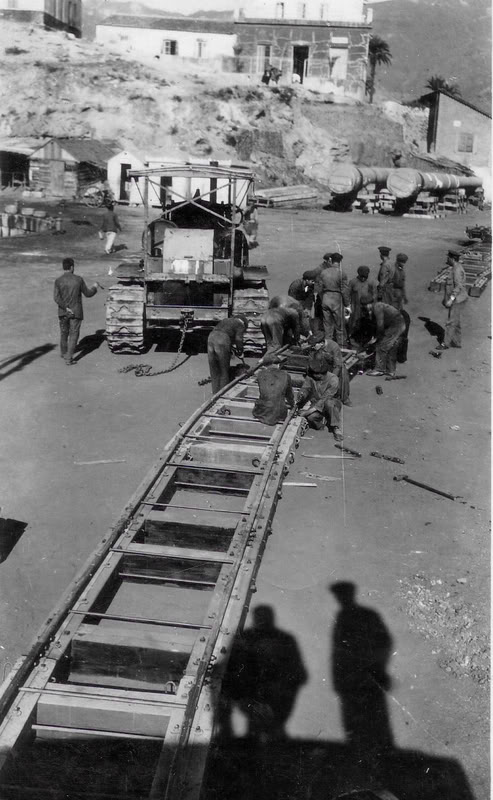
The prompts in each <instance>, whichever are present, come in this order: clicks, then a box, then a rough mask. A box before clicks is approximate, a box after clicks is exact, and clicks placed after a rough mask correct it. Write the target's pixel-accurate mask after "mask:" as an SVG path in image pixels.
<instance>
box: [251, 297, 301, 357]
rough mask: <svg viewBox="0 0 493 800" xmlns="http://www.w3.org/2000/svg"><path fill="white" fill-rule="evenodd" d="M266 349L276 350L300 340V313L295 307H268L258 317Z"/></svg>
mask: <svg viewBox="0 0 493 800" xmlns="http://www.w3.org/2000/svg"><path fill="white" fill-rule="evenodd" d="M260 328H261V330H262V333H263V334H264V338H265V343H266V345H267V350H268V351H269V350H278V349H279V348H280V347H283V345H285V344H291V343H293V344H298V343H299V340H300V314H299V311H298V309H297V308H289V307H288V308H284V307H279V308H269V309H268V310H267V311H266V312H265V314H263V315H262V317H261V318H260Z"/></svg>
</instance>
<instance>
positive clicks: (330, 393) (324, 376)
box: [295, 359, 343, 442]
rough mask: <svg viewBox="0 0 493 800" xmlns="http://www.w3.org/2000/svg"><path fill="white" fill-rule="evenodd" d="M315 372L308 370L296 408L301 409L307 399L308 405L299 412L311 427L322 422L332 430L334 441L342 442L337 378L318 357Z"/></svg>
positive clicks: (318, 428)
mask: <svg viewBox="0 0 493 800" xmlns="http://www.w3.org/2000/svg"><path fill="white" fill-rule="evenodd" d="M319 361H320V363H318V364H317V370H318V371H317V372H315V371H313V370H309V372H308V375H307V376H306V378H305V380H304V381H303V385H302V387H301V390H300V393H299V395H298V398H297V400H296V406H295V408H296V409H301V408H303V406H304V405H305V403H306V402H307V401H309V402H310V405H309V407H308V408H307V409H305V410H304V411H302V412H301V414H302V416H304V417H305V418H306V420H307V422H308V424H309V425H310V427H311V428H315V429H316V430H320V429H321V428H323V425H324V422H325V423H326V425H327V428H328V429H329V430H332V433H333V434H334V439H335V440H336V442H342V439H343V435H342V431H341V429H340V427H339V426H340V417H341V401H340V400H339V399H338V398H337V395H338V393H339V378H338V377H337V375H334V373H333V372H329V370H328V366H327V360H326V359H319Z"/></svg>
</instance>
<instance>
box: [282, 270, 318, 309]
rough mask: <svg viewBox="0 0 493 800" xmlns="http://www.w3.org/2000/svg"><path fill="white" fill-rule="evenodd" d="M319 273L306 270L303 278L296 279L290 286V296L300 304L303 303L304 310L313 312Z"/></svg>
mask: <svg viewBox="0 0 493 800" xmlns="http://www.w3.org/2000/svg"><path fill="white" fill-rule="evenodd" d="M317 276H318V273H317V271H316V270H314V269H309V270H306V271H305V272H304V273H303V276H302V277H301V278H296V280H294V281H293V282H292V283H290V284H289V289H288V295H289V296H290V297H293V298H294V299H295V300H297V301H298V303H301V305H302V306H303V308H305V309H306V310H307V311H311V310H312V308H313V302H314V300H315V292H314V286H315V278H317Z"/></svg>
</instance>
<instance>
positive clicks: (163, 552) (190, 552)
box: [125, 542, 233, 564]
mask: <svg viewBox="0 0 493 800" xmlns="http://www.w3.org/2000/svg"><path fill="white" fill-rule="evenodd" d="M125 552H129V553H135V554H136V555H142V556H145V555H149V556H166V557H168V558H184V559H187V558H189V559H193V560H196V561H213V562H215V563H218V564H232V563H233V562H232V560H231V558H230V557H229V556H228V555H226V554H224V553H216V552H213V551H207V550H196V549H192V548H186V547H180V548H178V547H166V546H162V545H157V544H143V545H141V544H136V543H134V542H132V543H131V544H129V545H128V546H127V547H126V548H125Z"/></svg>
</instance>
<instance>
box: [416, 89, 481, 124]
mask: <svg viewBox="0 0 493 800" xmlns="http://www.w3.org/2000/svg"><path fill="white" fill-rule="evenodd" d="M440 94H443V95H444V96H445V97H448V98H450V100H455V102H456V103H460V105H463V106H467V107H468V108H471V109H472V110H473V111H477V112H478V114H482V115H483V116H484V117H488V119H491V114H488V112H487V111H483V109H482V108H478V107H477V106H473V104H472V103H468V101H467V100H463V99H462V97H455V96H454V95H453V94H449V92H445V91H444V90H443V89H436V90H435V91H434V92H429V93H428V94H422V95H421V97H420V98H419V102H426V101H429V102H430V103H431V101H432V100H433V99H434V98H435V97H436V96H437V95H440Z"/></svg>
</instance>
